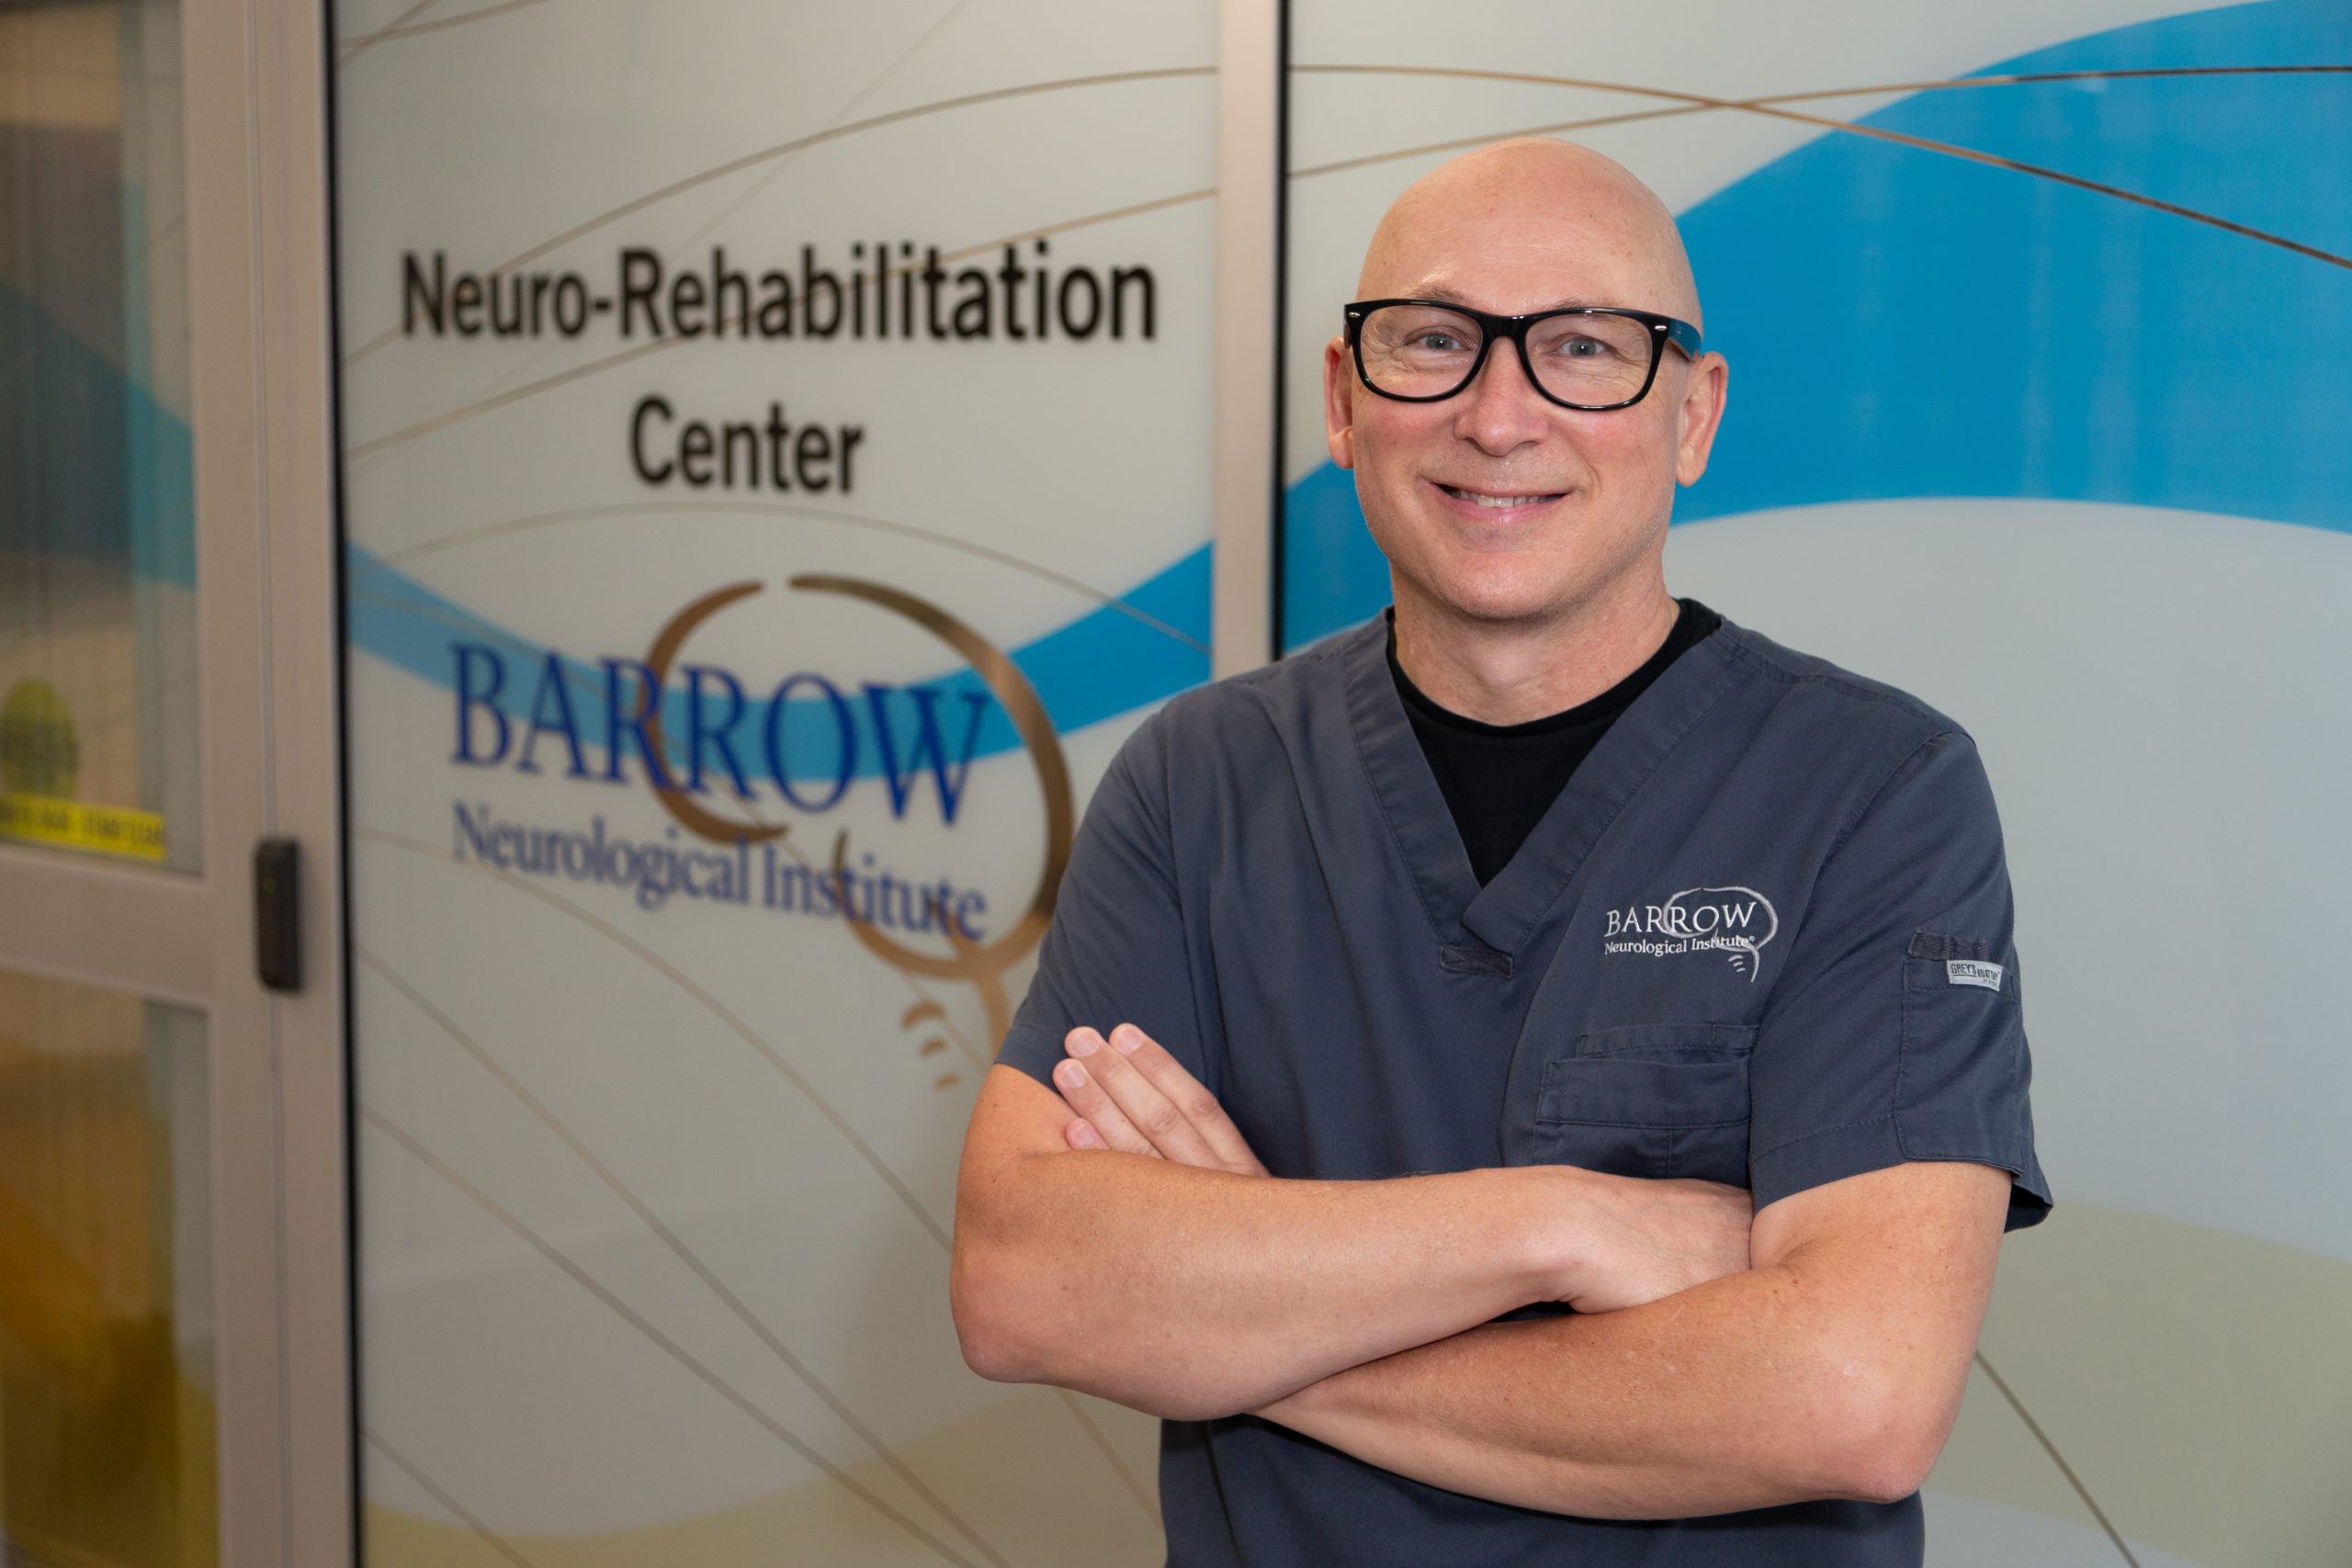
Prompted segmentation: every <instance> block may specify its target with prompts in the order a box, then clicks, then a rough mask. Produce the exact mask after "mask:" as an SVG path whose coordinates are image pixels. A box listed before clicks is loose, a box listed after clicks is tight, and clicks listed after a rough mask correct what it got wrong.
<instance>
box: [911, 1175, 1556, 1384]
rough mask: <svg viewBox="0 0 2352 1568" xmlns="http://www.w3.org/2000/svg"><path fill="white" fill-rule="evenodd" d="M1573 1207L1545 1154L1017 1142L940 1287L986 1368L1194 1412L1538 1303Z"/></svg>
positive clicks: (973, 1213) (977, 1205)
mask: <svg viewBox="0 0 2352 1568" xmlns="http://www.w3.org/2000/svg"><path fill="white" fill-rule="evenodd" d="M1572 1201H1573V1198H1572V1196H1571V1195H1570V1193H1569V1190H1568V1187H1567V1184H1566V1182H1564V1181H1561V1180H1559V1179H1558V1173H1557V1171H1556V1170H1555V1169H1554V1168H1546V1167H1521V1168H1493V1169H1482V1170H1466V1171H1456V1172H1451V1173H1446V1174H1441V1175H1430V1176H1409V1177H1401V1178H1397V1179H1390V1180H1383V1181H1301V1180H1285V1179H1272V1178H1262V1177H1244V1176H1237V1175H1233V1174H1231V1173H1228V1172H1225V1171H1216V1170H1205V1169H1200V1168H1193V1167H1190V1166H1183V1165H1178V1164H1176V1163H1174V1162H1171V1161H1167V1160H1159V1159H1152V1158H1149V1157H1147V1156H1139V1155H1130V1154H1122V1153H1092V1154H1033V1155H1024V1156H1020V1157H1019V1158H1018V1159H1015V1160H1009V1161H1006V1162H1004V1163H1003V1165H1001V1166H1000V1167H999V1168H996V1169H995V1170H992V1171H990V1172H989V1173H988V1174H987V1175H986V1177H985V1178H984V1179H980V1180H978V1182H976V1183H975V1186H974V1190H972V1192H971V1193H970V1195H969V1197H968V1198H967V1201H966V1203H965V1204H964V1205H963V1206H962V1207H961V1208H960V1209H959V1213H958V1216H957V1224H956V1254H955V1263H954V1268H953V1279H952V1290H953V1291H954V1292H955V1294H956V1298H957V1303H958V1304H957V1311H956V1316H957V1321H958V1323H959V1325H961V1324H963V1323H966V1322H967V1321H968V1322H970V1323H971V1324H973V1325H975V1327H974V1330H973V1331H972V1332H970V1333H967V1336H966V1338H967V1356H972V1355H973V1352H974V1350H975V1349H976V1348H977V1349H978V1356H976V1357H974V1359H973V1364H974V1365H975V1366H976V1367H978V1368H979V1369H980V1370H981V1371H984V1372H985V1373H986V1374H987V1375H989V1376H990V1377H994V1378H998V1379H1001V1380H1002V1381H1008V1382H1012V1381H1017V1382H1050V1383H1057V1384H1059V1385H1061V1386H1062V1387H1065V1388H1074V1389H1080V1390H1082V1391H1084V1392H1086V1393H1098V1394H1101V1395H1103V1397H1104V1398H1107V1399H1112V1400H1115V1401H1117V1402H1118V1403H1120V1404H1126V1405H1129V1406H1132V1407H1133V1408H1135V1409H1137V1410H1143V1411H1147V1412H1149V1413H1151V1414H1154V1415H1159V1416H1173V1417H1176V1418H1179V1419H1203V1418H1206V1417H1209V1416H1225V1415H1231V1414H1234V1413H1235V1412H1238V1411H1242V1410H1247V1409H1250V1408H1252V1407H1254V1406H1257V1405H1260V1404H1264V1403H1266V1402H1267V1401H1269V1400H1272V1399H1275V1398H1278V1397H1279V1396H1281V1395H1283V1394H1284V1393H1289V1392H1291V1391H1292V1390H1295V1389H1297V1388H1300V1387H1302V1386H1303V1385H1306V1384H1308V1383H1312V1382H1316V1381H1317V1380H1318V1379H1321V1378H1324V1377H1326V1376H1328V1375H1329V1374H1330V1373H1333V1372H1337V1371H1342V1370H1343V1369H1346V1368H1351V1367H1354V1366H1356V1365H1358V1364H1359V1363H1362V1362H1364V1361H1368V1360H1374V1359H1378V1358H1381V1357H1385V1356H1389V1355H1392V1354H1393V1353H1395V1352H1397V1351H1399V1350H1404V1349H1408V1348H1411V1347H1415V1346H1419V1345H1426V1344H1428V1343H1430V1341H1432V1340H1437V1339H1442V1338H1444V1337H1447V1336H1449V1335H1454V1334H1458V1333H1460V1332H1461V1331H1462V1330H1464V1329H1465V1328H1469V1327H1473V1326H1475V1325H1478V1324H1482V1323H1485V1322H1487V1320H1489V1319H1491V1318H1493V1317H1496V1316H1498V1315H1499V1314H1503V1313H1506V1312H1509V1311H1510V1310H1511V1309H1512V1308H1514V1307H1518V1306H1522V1305H1525V1304H1526V1303H1529V1302H1531V1301H1535V1300H1539V1299H1542V1298H1543V1297H1544V1292H1545V1287H1546V1284H1547V1283H1548V1274H1549V1267H1550V1259H1549V1258H1548V1257H1547V1255H1546V1253H1545V1239H1546V1235H1547V1234H1548V1231H1549V1229H1551V1228H1555V1227H1556V1221H1554V1220H1552V1216H1551V1214H1550V1210H1551V1208H1552V1207H1553V1206H1555V1205H1559V1204H1564V1203H1567V1202H1572ZM1547 1222H1550V1223H1549V1224H1547Z"/></svg>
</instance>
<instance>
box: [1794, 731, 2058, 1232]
mask: <svg viewBox="0 0 2352 1568" xmlns="http://www.w3.org/2000/svg"><path fill="white" fill-rule="evenodd" d="M2022 1017H2023V1015H2022V1010H2021V1007H2020V1002H2019V993H2018V954H2017V948H2016V944H2015V942H2014V939H2013V933H2012V908H2011V903H2010V894H2009V876H2008V868H2007V861H2006V858H2005V856H2004V854H2003V851H2002V843H2001V828H2000V822H1999V818H1998V817H1997V816H1996V812H1995V809H1994V805H1993V794H1992V789H1991V786H1990V784H1988V782H1987V781H1986V778H1985V769H1984V766H1983V763H1982V762H1981V761H1980V760H1979V759H1978V756H1977V752H1976V747H1975V745H1974V743H1973V741H1972V740H1971V739H1969V737H1968V736H1967V735H1966V734H1965V733H1964V732H1962V731H1959V730H1947V731H1944V732H1942V733H1939V734H1936V735H1933V736H1931V737H1929V738H1928V739H1926V740H1924V741H1923V742H1921V743H1920V744H1919V746H1918V747H1917V749H1916V750H1913V751H1912V752H1911V753H1910V754H1909V755H1908V756H1906V757H1905V759H1904V760H1903V761H1902V762H1900V763H1899V764H1898V765H1897V766H1896V767H1895V769H1894V773H1892V775H1890V776H1889V778H1888V779H1887V781H1886V782H1885V784H1883V785H1882V786H1881V787H1880V788H1879V790H1878V792H1877V793H1876V795H1873V796H1872V797H1871V800H1870V801H1869V803H1868V804H1867V805H1866V806H1865V807H1863V808H1862V810H1861V812H1860V815H1859V816H1858V817H1857V818H1856V819H1855V821H1854V823H1853V825H1852V826H1851V828H1850V829H1848V831H1847V833H1846V835H1845V837H1844V838H1843V840H1841V841H1840V842H1839V843H1838V845H1837V847H1836V848H1834V849H1833V850H1832V852H1830V854H1829V857H1828V859H1827V860H1826V863H1824V865H1823V868H1822V871H1821V873H1820V877H1819V881H1818V884H1817V886H1816V887H1815V891H1814V895H1813V897H1812V900H1811V914H1810V915H1809V917H1808V919H1806V920H1805V922H1804V927H1803V928H1802V930H1801V931H1799V932H1798V934H1797V937H1796V941H1795V943H1794V945H1793V947H1792V950H1791V953H1790V962H1789V967H1788V969H1787V970H1786V971H1785V972H1784V973H1783V975H1782V976H1781V981H1780V984H1779V986H1778V987H1776V992H1775V995H1774V996H1773V997H1772V998H1771V999H1770V1004H1769V1005H1768V1006H1767V1008H1766V1009H1765V1011H1764V1015H1763V1018H1762V1020H1761V1021H1760V1024H1759V1027H1758V1034H1757V1039H1756V1043H1755V1047H1754V1051H1753V1054H1752V1055H1751V1057H1750V1080H1749V1087H1750V1095H1751V1117H1750V1124H1749V1129H1748V1132H1749V1138H1748V1148H1749V1156H1748V1168H1749V1178H1750V1187H1751V1189H1752V1192H1753V1196H1754V1201H1755V1206H1756V1207H1757V1208H1758V1210H1761V1209H1763V1208H1764V1207H1765V1206H1766V1205H1767V1204H1770V1203H1771V1202H1772V1201H1775V1200H1776V1199H1780V1198H1783V1197H1786V1196H1788V1195H1789V1194H1790V1193H1792V1192H1796V1191H1801V1190H1804V1189H1805V1188H1808V1187H1814V1186H1818V1185H1820V1184H1821V1183H1823V1182H1826V1181H1834V1180H1836V1179H1839V1178H1841V1177H1846V1176H1853V1175H1858V1174H1860V1173H1861V1172H1863V1171H1867V1170H1875V1169H1879V1168H1883V1167H1886V1166H1892V1165H1896V1164H1899V1163H1901V1162H1903V1161H1905V1160H1915V1159H1959V1160H1974V1161H1980V1162H1982V1163H1984V1164H1986V1165H1994V1166H1999V1167H2001V1168H2005V1169H2007V1170H2008V1171H2009V1172H2010V1173H2011V1176H2012V1178H2013V1179H2012V1182H2011V1185H2010V1190H2009V1211H2008V1216H2007V1222H2006V1224H2004V1226H2003V1228H2004V1229H2005V1230H2016V1229H2018V1228H2019V1227H2020V1226H2023V1225H2030V1224H2035V1223H2037V1222H2038V1221H2040V1220H2041V1218H2042V1216H2043V1215H2044V1214H2045V1213H2048V1211H2049V1207H2050V1189H2049V1186H2048V1184H2047V1182H2046V1181H2045V1180H2044V1179H2043V1177H2042V1174H2041V1164H2040V1162H2039V1161H2038V1159H2037V1158H2036V1157H2035V1154H2034V1146H2033V1121H2032V1112H2031V1110H2030V1106H2029V1103H2028V1100H2027V1093H2026V1090H2027V1086H2028V1084H2029V1083H2030V1080H2031V1077H2032V1061H2031V1057H2030V1054H2029V1052H2028V1049H2027V1045H2026V1038H2025V1029H2024V1024H2023V1021H2022Z"/></svg>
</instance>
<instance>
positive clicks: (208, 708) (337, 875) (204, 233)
mask: <svg viewBox="0 0 2352 1568" xmlns="http://www.w3.org/2000/svg"><path fill="white" fill-rule="evenodd" d="M180 28H181V50H182V64H183V73H182V87H183V104H184V111H183V112H184V125H183V134H184V146H185V150H186V156H187V187H186V188H187V291H188V321H189V331H190V342H189V406H190V420H191V434H192V436H193V443H194V454H195V492H196V495H195V499H196V559H197V572H196V584H197V588H196V591H197V625H198V671H197V674H196V681H195V683H194V688H193V689H194V691H195V693H196V698H195V700H196V701H197V703H198V714H199V720H198V722H199V728H200V731H201V740H200V751H199V761H198V769H199V771H200V773H201V790H202V796H201V798H202V802H203V805H202V822H203V837H204V856H203V859H204V870H203V872H202V873H201V874H198V875H190V874H186V873H181V872H173V871H166V870H164V869H161V868H158V867H149V866H144V865H140V864H134V863H123V862H109V861H105V860H100V859H97V858H95V857H90V856H85V855H80V854H75V853H72V852H64V851H58V850H51V849H47V848H43V847H40V846H35V845H27V844H17V843H14V842H8V843H0V881H5V882H6V885H7V886H8V889H9V896H8V897H6V898H5V899H0V964H6V966H8V967H11V968H15V969H19V970H22V971H25V972H28V973H32V974H38V975H45V976H51V977H54V978H57V979H61V980H67V981H72V982H75V983H77V984H82V985H90V986H96V987H104V988H107V989H110V990H115V991H121V992H130V993H134V994H137V995H139V996H141V997H147V998H154V999H156V1000H159V1001H169V1002H174V1003H178V1004H181V1005H184V1006H187V1007H191V1008H195V1009H198V1010H201V1011H202V1012H203V1013H204V1014H205V1019H206V1041H207V1055H208V1060H209V1084H210V1089H209V1094H210V1113H211V1139H212V1149H211V1159H212V1165H211V1182H212V1193H211V1198H212V1213H211V1214H210V1216H209V1231H210V1234H211V1235H212V1238H213V1241H212V1250H213V1269H214V1276H213V1277H214V1289H215V1302H214V1310H215V1314H216V1315H215V1322H216V1325H217V1339H216V1341H215V1348H214V1362H215V1366H214V1376H215V1382H216V1383H217V1388H218V1400H219V1404H218V1418H219V1428H218V1441H219V1447H218V1450H217V1451H218V1459H219V1482H218V1484H219V1506H220V1561H221V1562H222V1563H224V1564H234V1565H235V1568H249V1565H257V1564H269V1563H277V1564H283V1565H287V1568H292V1565H295V1564H300V1568H347V1565H348V1564H350V1563H351V1562H353V1561H354V1540H355V1529H354V1517H353V1512H352V1506H353V1486H352V1476H353V1467H354V1461H353V1456H354V1452H355V1446H354V1437H355V1428H354V1426H353V1419H352V1412H353V1402H352V1394H351V1387H352V1382H351V1366H352V1359H351V1306H350V1283H349V1281H350V1277H351V1268H350V1247H349V1242H350V1235H351V1227H350V1208H349V1201H348V1193H349V1190H350V1182H349V1171H348V1159H347V1145H348V1140H347V1136H346V1117H347V1107H346V1101H345V1039H346V1029H345V982H344V954H343V944H344V931H345V921H344V918H343V865H342V861H343V840H342V818H341V812H342V789H341V780H340V770H341V756H342V747H341V743H340V742H341V737H340V732H339V725H340V722H341V713H340V701H339V686H340V659H341V639H340V636H339V630H338V624H337V622H338V601H337V596H336V587H335V583H336V579H335V537H336V531H335V514H334V418H333V403H332V397H333V377H332V362H331V357H330V352H331V351H330V345H331V344H332V334H331V331H330V317H329V306H330V294H329V284H328V278H329V274H328V262H329V254H330V242H329V233H328V227H327V221H328V213H327V186H326V118H325V117H326V108H325V104H326V99H325V71H326V59H325V49H326V40H325V34H324V18H323V16H322V10H321V8H320V7H317V6H297V5H293V4H290V3H288V0H181V7H180ZM269 835H282V836H286V837H290V838H292V839H294V840H298V841H299V843H300V846H301V852H302V861H303V864H302V876H301V889H300V897H301V914H300V939H301V946H302V959H303V968H304V976H303V980H304V984H303V987H302V988H301V989H300V991H299V992H293V993H280V992H274V991H270V990H267V989H265V988H264V987H263V986H262V985H261V983H260V980H259V978H258V976H257V973H256V969H255V960H254V890H253V868H252V854H253V848H254V843H255V842H256V841H257V840H260V839H261V838H263V837H265V836H269Z"/></svg>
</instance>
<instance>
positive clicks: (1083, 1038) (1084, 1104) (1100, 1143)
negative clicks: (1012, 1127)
mask: <svg viewBox="0 0 2352 1568" xmlns="http://www.w3.org/2000/svg"><path fill="white" fill-rule="evenodd" d="M1062 1049H1063V1050H1064V1051H1067V1052H1068V1053H1069V1055H1067V1056H1065V1057H1064V1058H1063V1059H1062V1061H1061V1063H1060V1065H1059V1066H1056V1067H1055V1068H1054V1086H1055V1088H1056V1089H1059V1090H1060V1092H1061V1097H1062V1100H1063V1101H1064V1103H1066V1104H1068V1105H1069V1108H1070V1109H1071V1110H1072V1111H1076V1112H1078V1119H1077V1120H1076V1121H1073V1122H1069V1124H1068V1125H1067V1126H1065V1127H1064V1128H1063V1129H1062V1136H1063V1138H1064V1140H1065V1141H1067V1142H1068V1143H1069V1146H1070V1147H1071V1148H1073V1149H1105V1148H1107V1149H1119V1150H1124V1151H1125V1152H1127V1153H1129V1154H1138V1155H1149V1156H1152V1157H1153V1158H1155V1159H1168V1160H1174V1161H1175V1162H1176V1163H1177V1164H1179V1165H1197V1166H1203V1167H1205V1168H1208V1169H1211V1170H1230V1171H1233V1172H1235V1173H1237V1174H1238V1175H1242V1176H1264V1175H1266V1174H1267V1171H1266V1168H1265V1167H1264V1166H1263V1165H1261V1164H1260V1163H1259V1161H1258V1156H1256V1155H1254V1154H1252V1153H1250V1145H1249V1144H1248V1142H1247V1141H1245V1140H1244V1139H1243V1138H1242V1136H1241V1131H1240V1129H1239V1128H1238V1127H1236V1126H1235V1125H1234V1124H1233V1119H1232V1118H1231V1117H1229V1116H1227V1114H1226V1113H1225V1107H1223V1106H1221V1105H1219V1104H1218V1103H1217V1102H1216V1096H1215V1095H1213V1094H1211V1093H1210V1092H1209V1091H1208V1090H1207V1089H1204V1088H1202V1087H1201V1082H1200V1080H1199V1079H1198V1078H1196V1077H1193V1075H1192V1074H1191V1073H1188V1072H1186V1071H1185V1070H1184V1065H1183V1064H1182V1062H1179V1061H1178V1060H1177V1059H1176V1058H1175V1057H1174V1056H1172V1055H1169V1054H1168V1051H1167V1048H1166V1047H1164V1046H1162V1045H1161V1044H1160V1043H1159V1042H1158V1041H1156V1040H1154V1039H1152V1038H1151V1036H1149V1035H1148V1034H1146V1033H1145V1032H1143V1031H1142V1030H1140V1029H1137V1028H1136V1026H1135V1025H1134V1024H1132V1023H1123V1024H1121V1025H1119V1026H1118V1027H1117V1028H1116V1029H1114V1030H1113V1031H1111V1035H1110V1038H1109V1040H1107V1041H1106V1040H1104V1038H1103V1035H1102V1034H1101V1033H1100V1032H1097V1031H1095V1030H1091V1029H1083V1028H1080V1029H1073V1030H1071V1031H1070V1032H1069V1033H1068V1034H1066V1035H1064V1036H1062Z"/></svg>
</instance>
